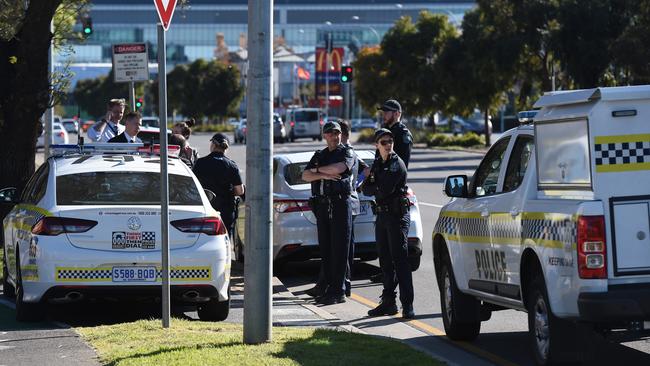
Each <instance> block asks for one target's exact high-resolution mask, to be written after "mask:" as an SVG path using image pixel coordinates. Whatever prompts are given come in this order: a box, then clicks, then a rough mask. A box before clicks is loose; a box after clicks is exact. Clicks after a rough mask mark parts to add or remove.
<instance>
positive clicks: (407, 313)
mask: <svg viewBox="0 0 650 366" xmlns="http://www.w3.org/2000/svg"><path fill="white" fill-rule="evenodd" d="M402 318H404V319H413V318H415V311H413V304H408V305H402Z"/></svg>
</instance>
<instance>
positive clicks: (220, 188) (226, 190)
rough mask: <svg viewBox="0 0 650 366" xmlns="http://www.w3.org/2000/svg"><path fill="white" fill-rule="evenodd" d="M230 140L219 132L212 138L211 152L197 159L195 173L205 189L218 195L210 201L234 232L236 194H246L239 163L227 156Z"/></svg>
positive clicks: (230, 231)
mask: <svg viewBox="0 0 650 366" xmlns="http://www.w3.org/2000/svg"><path fill="white" fill-rule="evenodd" d="M229 145H230V142H229V141H228V137H227V136H226V135H224V134H222V133H217V134H215V135H214V136H212V139H211V140H210V154H209V155H208V156H204V157H202V158H200V159H198V160H197V161H196V164H195V165H194V169H193V170H194V174H195V175H196V177H197V178H198V179H199V182H201V185H202V186H203V188H205V189H209V190H211V191H212V192H214V194H215V195H216V197H215V198H214V199H213V200H212V201H211V202H210V203H211V204H212V207H214V209H215V210H217V211H219V212H220V213H221V220H222V221H223V223H224V225H225V226H226V228H227V229H228V233H229V234H232V230H233V223H234V221H235V217H236V214H237V213H236V211H235V208H236V206H235V196H241V195H243V194H244V185H243V184H242V180H241V175H240V174H239V168H238V167H237V164H236V163H235V162H234V161H232V160H230V159H228V158H227V157H226V155H225V154H226V150H228V147H229Z"/></svg>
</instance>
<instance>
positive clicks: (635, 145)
mask: <svg viewBox="0 0 650 366" xmlns="http://www.w3.org/2000/svg"><path fill="white" fill-rule="evenodd" d="M595 150H596V152H595V156H594V157H595V159H596V165H613V164H630V163H648V162H650V141H636V142H617V143H607V144H595Z"/></svg>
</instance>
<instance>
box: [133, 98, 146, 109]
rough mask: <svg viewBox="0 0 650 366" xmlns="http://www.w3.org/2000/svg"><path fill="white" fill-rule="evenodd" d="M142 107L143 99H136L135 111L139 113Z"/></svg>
mask: <svg viewBox="0 0 650 366" xmlns="http://www.w3.org/2000/svg"><path fill="white" fill-rule="evenodd" d="M143 105H144V99H143V98H138V99H136V100H135V110H136V111H139V110H140V109H142V106H143Z"/></svg>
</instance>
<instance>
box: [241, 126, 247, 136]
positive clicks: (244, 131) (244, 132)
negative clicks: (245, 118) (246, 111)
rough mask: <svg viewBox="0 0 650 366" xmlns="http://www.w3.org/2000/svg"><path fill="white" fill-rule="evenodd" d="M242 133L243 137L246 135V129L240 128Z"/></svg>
mask: <svg viewBox="0 0 650 366" xmlns="http://www.w3.org/2000/svg"><path fill="white" fill-rule="evenodd" d="M242 133H243V134H244V135H245V134H246V127H244V128H242Z"/></svg>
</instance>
